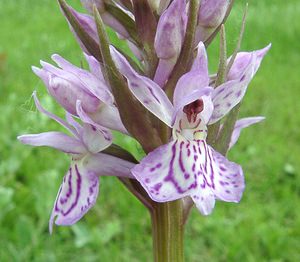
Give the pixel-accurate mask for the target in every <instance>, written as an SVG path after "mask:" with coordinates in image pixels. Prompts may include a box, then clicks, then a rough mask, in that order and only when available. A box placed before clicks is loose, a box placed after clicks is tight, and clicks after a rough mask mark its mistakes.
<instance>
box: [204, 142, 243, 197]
mask: <svg viewBox="0 0 300 262" xmlns="http://www.w3.org/2000/svg"><path fill="white" fill-rule="evenodd" d="M204 149H205V151H206V152H205V153H206V162H205V165H204V171H205V180H206V182H207V184H208V185H209V187H210V188H211V190H212V192H213V193H214V195H215V197H216V198H217V199H220V200H223V201H226V202H236V203H237V202H239V201H240V200H241V197H242V194H243V191H244V188H245V182H244V175H243V170H242V168H241V166H240V165H238V164H236V163H234V162H230V161H229V160H228V159H227V158H225V157H224V156H222V155H221V154H220V153H218V152H217V151H215V150H214V149H213V148H212V147H210V146H208V145H205V147H204Z"/></svg>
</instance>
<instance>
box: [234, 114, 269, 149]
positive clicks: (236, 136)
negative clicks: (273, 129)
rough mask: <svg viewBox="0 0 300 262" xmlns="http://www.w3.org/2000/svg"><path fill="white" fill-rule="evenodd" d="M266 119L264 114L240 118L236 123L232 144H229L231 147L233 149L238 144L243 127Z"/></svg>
mask: <svg viewBox="0 0 300 262" xmlns="http://www.w3.org/2000/svg"><path fill="white" fill-rule="evenodd" d="M264 119H265V118H264V117H262V116H256V117H247V118H242V119H240V120H238V121H237V122H236V123H235V126H234V130H233V132H232V136H231V141H230V144H229V149H231V148H232V147H233V146H234V145H235V144H236V142H237V141H238V139H239V137H240V134H241V131H242V129H243V128H246V127H248V126H251V125H253V124H256V123H259V122H261V121H263V120H264Z"/></svg>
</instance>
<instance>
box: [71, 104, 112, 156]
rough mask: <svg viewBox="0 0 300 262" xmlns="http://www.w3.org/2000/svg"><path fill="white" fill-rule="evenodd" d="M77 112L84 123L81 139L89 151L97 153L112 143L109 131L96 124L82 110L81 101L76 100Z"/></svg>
mask: <svg viewBox="0 0 300 262" xmlns="http://www.w3.org/2000/svg"><path fill="white" fill-rule="evenodd" d="M76 108H77V114H78V115H79V117H80V119H81V120H82V121H83V122H84V123H85V124H84V125H83V131H82V139H83V142H84V144H85V145H86V146H87V148H88V149H89V151H90V152H92V153H97V152H100V151H102V150H104V149H105V148H107V147H109V146H110V145H111V144H112V134H111V132H110V131H109V130H108V129H106V128H104V127H102V126H100V125H98V124H96V123H95V122H94V121H93V120H92V119H91V118H90V117H89V116H88V115H87V114H86V113H85V112H84V110H83V108H82V106H81V102H80V101H79V100H78V101H77V103H76Z"/></svg>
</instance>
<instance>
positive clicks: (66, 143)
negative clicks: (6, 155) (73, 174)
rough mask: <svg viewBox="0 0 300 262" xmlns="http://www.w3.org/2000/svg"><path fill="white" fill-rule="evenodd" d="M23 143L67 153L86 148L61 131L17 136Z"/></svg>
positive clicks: (81, 150) (81, 151) (79, 151)
mask: <svg viewBox="0 0 300 262" xmlns="http://www.w3.org/2000/svg"><path fill="white" fill-rule="evenodd" d="M18 139H19V140H20V141H21V142H22V143H23V144H27V145H31V146H48V147H53V148H55V149H57V150H60V151H62V152H65V153H68V154H83V153H85V152H86V149H85V147H84V145H83V144H82V142H81V141H79V140H77V139H76V138H74V137H70V136H68V135H66V134H64V133H61V132H45V133H40V134H29V135H22V136H18Z"/></svg>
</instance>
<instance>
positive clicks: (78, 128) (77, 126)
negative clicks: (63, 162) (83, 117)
mask: <svg viewBox="0 0 300 262" xmlns="http://www.w3.org/2000/svg"><path fill="white" fill-rule="evenodd" d="M66 120H67V122H68V124H70V125H71V126H73V127H74V129H75V130H76V132H77V137H81V135H82V129H83V128H82V126H81V125H80V124H79V123H78V122H77V121H76V120H75V119H74V117H73V115H71V114H70V113H69V112H66Z"/></svg>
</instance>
